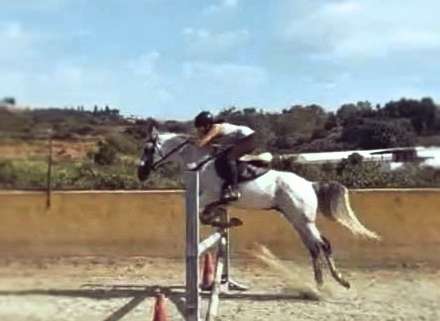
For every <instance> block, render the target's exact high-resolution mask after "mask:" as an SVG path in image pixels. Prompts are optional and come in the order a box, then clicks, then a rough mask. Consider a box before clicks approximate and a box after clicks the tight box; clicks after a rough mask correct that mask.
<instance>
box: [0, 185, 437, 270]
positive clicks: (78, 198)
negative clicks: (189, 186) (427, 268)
mask: <svg viewBox="0 0 440 321" xmlns="http://www.w3.org/2000/svg"><path fill="white" fill-rule="evenodd" d="M350 198H351V202H352V207H353V209H354V211H355V213H356V214H357V215H358V217H359V219H360V220H361V222H363V223H364V225H365V226H367V227H368V228H369V229H371V230H373V231H375V232H377V233H378V234H380V235H381V236H382V241H380V242H377V241H371V240H359V239H356V238H355V237H353V236H352V235H351V234H350V232H349V231H348V230H346V229H345V228H344V227H341V226H339V225H338V224H336V223H335V222H331V221H328V220H327V219H326V218H323V217H319V219H318V227H319V228H320V230H321V231H322V233H323V235H325V236H326V237H327V238H329V239H330V240H331V242H332V245H333V250H334V253H335V257H336V258H337V260H339V261H343V262H345V263H346V264H348V263H351V264H353V265H376V264H378V265H379V264H380V265H384V264H385V265H402V264H404V265H413V264H425V263H426V264H430V265H440V256H439V255H438V249H439V247H440V213H439V211H440V190H439V189H414V190H413V189H406V190H404V189H396V190H391V189H388V190H357V191H351V192H350ZM183 208H184V193H183V192H182V191H139V192H133V191H129V192H126V191H107V192H102V191H72V192H71V191H69V192H67V191H66V192H53V193H52V196H51V206H50V208H47V205H46V194H45V193H44V192H21V191H14V192H8V191H3V192H0V257H54V256H84V255H99V256H101V255H102V256H161V257H182V258H183V257H184V239H185V235H184V233H185V226H184V212H183ZM231 215H233V216H237V217H240V218H241V219H242V220H243V221H244V223H245V224H244V226H242V227H239V228H236V229H234V230H233V231H232V250H233V255H235V256H236V257H237V256H239V257H246V256H249V255H251V252H252V249H253V248H254V246H255V245H256V244H261V245H265V246H267V247H268V248H269V249H270V250H272V251H273V252H274V253H275V254H276V255H278V256H279V257H281V258H285V259H298V260H304V259H306V258H307V252H306V251H305V249H304V247H303V245H302V244H301V242H300V241H299V239H298V237H297V235H296V232H294V231H293V230H292V228H291V226H290V225H288V224H287V223H286V222H285V221H284V219H283V218H282V217H281V216H280V215H279V214H278V213H276V212H263V211H232V212H231Z"/></svg>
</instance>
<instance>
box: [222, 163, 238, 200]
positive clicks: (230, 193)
mask: <svg viewBox="0 0 440 321" xmlns="http://www.w3.org/2000/svg"><path fill="white" fill-rule="evenodd" d="M227 164H228V170H229V175H228V176H229V177H228V182H227V183H228V187H227V188H226V189H225V191H224V193H223V199H224V200H226V201H236V200H238V199H239V198H240V192H239V191H238V168H237V161H236V160H235V159H228V161H227Z"/></svg>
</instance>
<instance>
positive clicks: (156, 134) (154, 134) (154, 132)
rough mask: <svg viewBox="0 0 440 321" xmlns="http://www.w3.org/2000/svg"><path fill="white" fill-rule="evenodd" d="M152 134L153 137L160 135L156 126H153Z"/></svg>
mask: <svg viewBox="0 0 440 321" xmlns="http://www.w3.org/2000/svg"><path fill="white" fill-rule="evenodd" d="M150 135H151V136H150V137H152V138H156V137H157V136H158V135H159V131H158V130H157V128H156V126H154V125H153V126H151V131H150Z"/></svg>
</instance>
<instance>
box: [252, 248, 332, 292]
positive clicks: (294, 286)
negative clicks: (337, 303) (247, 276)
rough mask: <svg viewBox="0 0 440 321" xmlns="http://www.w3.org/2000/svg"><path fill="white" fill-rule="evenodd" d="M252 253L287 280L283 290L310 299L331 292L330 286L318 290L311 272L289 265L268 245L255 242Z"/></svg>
mask: <svg viewBox="0 0 440 321" xmlns="http://www.w3.org/2000/svg"><path fill="white" fill-rule="evenodd" d="M250 254H251V255H252V256H254V257H255V258H257V259H258V260H259V261H260V262H262V263H264V264H265V265H266V266H267V267H268V268H269V269H271V270H272V271H273V272H274V273H276V274H278V275H282V277H283V279H284V280H285V283H284V287H283V292H284V293H286V294H291V295H298V297H301V298H304V299H310V300H322V299H323V294H329V293H331V289H330V288H327V287H326V288H325V291H324V292H322V291H320V290H318V288H317V287H316V285H315V284H314V282H312V281H310V275H309V272H306V271H305V270H303V269H301V268H300V267H299V266H297V265H295V264H293V265H289V267H287V265H286V263H284V262H282V261H281V260H280V259H279V258H277V257H276V256H275V255H274V254H273V253H272V252H271V251H270V250H269V249H268V248H267V247H265V246H263V245H261V244H255V245H254V247H253V248H252V250H251V251H250Z"/></svg>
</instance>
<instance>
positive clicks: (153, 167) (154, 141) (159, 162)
mask: <svg viewBox="0 0 440 321" xmlns="http://www.w3.org/2000/svg"><path fill="white" fill-rule="evenodd" d="M189 142H190V140H189V139H185V140H184V141H183V142H182V143H180V144H179V145H177V146H176V147H174V148H173V149H172V150H170V151H169V152H168V153H166V154H165V155H164V154H163V153H162V150H161V149H160V148H158V144H157V137H155V138H154V139H152V140H151V143H152V144H153V153H155V152H156V151H157V152H158V154H159V156H160V159H159V160H157V161H156V162H154V163H153V164H152V165H151V170H153V171H154V170H156V169H157V168H159V167H160V166H162V165H164V164H165V161H166V160H167V159H168V158H169V157H170V156H171V155H173V154H174V153H176V152H178V151H180V150H182V148H183V147H185V146H186V145H187V144H188V143H189Z"/></svg>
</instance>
